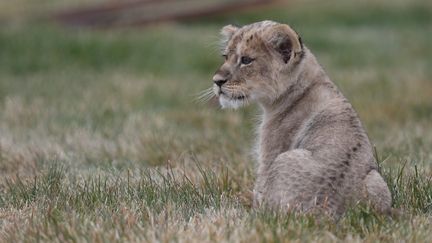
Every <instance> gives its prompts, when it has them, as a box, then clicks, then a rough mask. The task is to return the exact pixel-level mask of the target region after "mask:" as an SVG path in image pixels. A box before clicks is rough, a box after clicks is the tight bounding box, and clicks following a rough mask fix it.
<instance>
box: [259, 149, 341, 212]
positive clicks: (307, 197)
mask: <svg viewBox="0 0 432 243" xmlns="http://www.w3.org/2000/svg"><path fill="white" fill-rule="evenodd" d="M329 178H331V175H330V174H329V171H328V170H326V168H324V166H323V164H322V163H319V162H318V161H316V160H315V159H314V158H313V156H312V154H311V153H310V151H308V150H303V149H295V150H290V151H287V152H284V153H282V154H280V155H279V156H278V157H277V158H276V159H275V160H274V161H273V162H272V163H270V164H268V165H264V166H262V167H261V168H259V171H258V175H257V182H256V185H255V190H254V192H255V194H254V205H255V206H259V205H264V206H268V207H270V208H273V209H275V208H277V209H282V210H286V209H288V210H290V209H294V210H300V211H309V210H312V209H314V208H320V209H324V210H325V211H327V212H329V213H330V214H334V213H337V214H338V213H339V211H341V209H342V206H343V203H342V199H341V198H342V197H341V196H340V195H339V194H338V192H337V188H335V187H334V185H332V182H331V180H329ZM342 211H343V210H342Z"/></svg>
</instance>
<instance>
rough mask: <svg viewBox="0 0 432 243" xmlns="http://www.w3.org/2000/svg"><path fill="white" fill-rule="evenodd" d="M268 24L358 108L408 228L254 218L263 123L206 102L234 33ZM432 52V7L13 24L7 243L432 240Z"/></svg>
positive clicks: (4, 107) (1, 149) (3, 140)
mask: <svg viewBox="0 0 432 243" xmlns="http://www.w3.org/2000/svg"><path fill="white" fill-rule="evenodd" d="M22 2H24V1H19V2H18V3H22ZM9 9H15V10H16V9H20V8H19V7H17V6H9ZM15 10H14V11H15ZM11 11H12V10H10V11H9V12H8V13H7V14H5V15H3V17H4V16H10V15H12V12H11ZM38 11H40V8H39V9H38ZM27 12H30V11H28V10H27ZM3 13H5V11H3ZM17 13H18V12H17ZM1 14H2V12H1V11H0V15H1ZM0 19H2V18H0ZM24 19H25V18H24ZM262 19H273V20H277V21H281V22H286V23H289V24H290V25H291V26H293V27H294V28H295V29H296V30H297V31H298V32H299V33H300V34H301V35H302V39H303V40H304V42H305V44H306V45H307V46H308V47H309V48H310V49H311V50H312V51H313V52H314V53H315V54H316V56H317V57H318V60H319V61H320V62H321V64H322V65H323V66H324V67H325V69H326V70H327V72H328V74H329V75H330V76H331V78H332V79H333V80H334V82H335V83H336V84H337V85H338V86H339V87H340V89H341V90H342V91H343V93H344V94H345V95H346V96H347V97H348V98H349V100H350V101H351V102H352V103H353V105H354V107H355V108H356V110H357V111H358V113H359V115H360V117H361V119H362V121H363V123H364V125H365V127H366V129H367V131H368V133H369V136H370V138H371V140H372V142H373V143H374V144H375V146H376V150H377V157H378V160H379V161H380V165H381V168H382V173H383V174H384V175H385V177H386V180H387V182H388V184H389V186H390V189H391V191H392V194H393V202H394V205H393V206H394V207H395V208H397V209H398V210H399V211H400V214H399V215H398V216H395V217H393V218H389V217H385V216H382V215H378V214H375V213H374V212H373V211H371V210H370V209H368V208H367V207H363V206H359V207H357V208H355V209H353V210H351V211H349V212H348V213H347V214H346V215H345V216H344V217H342V218H341V220H340V221H338V222H331V221H327V220H315V219H313V218H311V217H307V216H302V215H294V214H290V215H283V214H278V213H273V212H266V211H255V210H253V209H251V208H250V198H249V196H248V195H249V192H250V190H251V188H252V185H253V182H254V160H253V158H252V156H251V155H250V152H251V147H252V145H253V140H254V127H255V125H256V124H255V123H256V116H257V114H258V113H259V110H258V108H257V107H254V106H252V107H248V108H247V109H243V110H240V111H229V110H221V109H219V108H218V107H217V106H216V105H214V104H202V103H199V102H196V101H195V98H196V94H197V93H199V91H201V90H203V89H205V88H208V87H209V86H210V85H211V77H212V76H213V75H212V74H213V72H214V70H215V69H216V68H217V66H218V65H219V64H220V62H221V61H222V58H221V57H220V56H219V53H218V48H217V40H218V31H219V29H220V28H221V27H222V26H223V25H224V24H227V23H237V24H246V23H249V22H252V21H257V20H262ZM431 43H432V4H431V3H428V2H427V1H382V0H380V1H362V2H360V1H357V2H350V3H348V2H347V1H341V0H340V1H338V0H332V1H318V0H314V1H305V2H303V1H296V2H294V3H292V4H286V5H283V6H282V7H280V6H279V7H273V8H266V9H265V10H261V11H255V12H251V13H245V14H241V15H238V14H231V15H226V16H223V17H218V18H212V19H206V20H204V21H200V23H196V22H186V23H179V24H168V25H158V26H153V27H150V28H146V29H117V30H110V31H108V30H104V31H91V30H83V29H65V28H62V27H59V26H55V25H52V24H46V23H45V24H44V23H39V22H35V21H29V20H28V19H27V20H20V21H16V22H15V21H10V22H5V23H3V24H2V25H1V26H0V237H1V238H0V241H3V242H18V241H29V242H33V241H54V242H64V241H70V242H82V241H94V242H113V241H117V242H125V241H128V242H143V241H159V242H167V241H178V242H203V241H204V242H207V241H210V242H220V241H229V242H258V241H259V242H287V241H296V242H303V241H314V242H337V241H340V242H347V241H352V242H360V241H366V242H376V241H382V242H395V241H396V242H432V233H431V228H432V150H431V149H432V47H431Z"/></svg>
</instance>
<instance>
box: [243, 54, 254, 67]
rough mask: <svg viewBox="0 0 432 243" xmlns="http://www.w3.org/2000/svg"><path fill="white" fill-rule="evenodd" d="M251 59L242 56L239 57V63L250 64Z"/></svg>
mask: <svg viewBox="0 0 432 243" xmlns="http://www.w3.org/2000/svg"><path fill="white" fill-rule="evenodd" d="M253 60H254V59H252V58H250V57H247V56H244V57H241V59H240V63H241V64H244V65H248V64H250V63H251V62H252V61H253Z"/></svg>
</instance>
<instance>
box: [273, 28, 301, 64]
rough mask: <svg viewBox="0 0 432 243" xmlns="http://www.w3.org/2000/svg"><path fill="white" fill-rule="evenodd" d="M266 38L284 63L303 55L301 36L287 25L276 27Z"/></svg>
mask: <svg viewBox="0 0 432 243" xmlns="http://www.w3.org/2000/svg"><path fill="white" fill-rule="evenodd" d="M266 36H267V39H268V43H269V44H270V47H271V49H274V50H275V51H276V52H277V53H278V54H279V55H280V56H281V58H282V60H283V61H284V63H288V61H289V60H290V59H292V58H296V57H297V56H301V55H299V54H301V53H303V43H302V42H301V38H300V36H299V35H298V34H297V33H296V32H295V31H294V30H293V29H291V27H289V26H288V25H286V24H278V25H275V26H274V27H272V28H270V29H269V30H268V31H267V33H266Z"/></svg>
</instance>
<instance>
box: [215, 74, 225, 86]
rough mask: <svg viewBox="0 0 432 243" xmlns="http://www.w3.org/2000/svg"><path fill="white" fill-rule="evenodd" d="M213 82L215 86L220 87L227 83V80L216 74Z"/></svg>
mask: <svg viewBox="0 0 432 243" xmlns="http://www.w3.org/2000/svg"><path fill="white" fill-rule="evenodd" d="M213 82H214V83H215V84H216V85H217V86H219V87H221V86H222V85H223V84H224V83H226V82H227V79H224V78H222V76H221V75H218V74H216V75H215V76H213Z"/></svg>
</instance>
